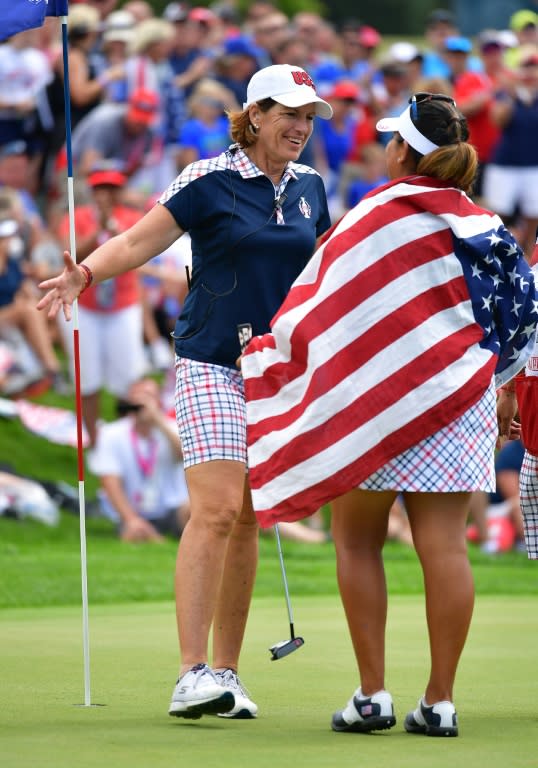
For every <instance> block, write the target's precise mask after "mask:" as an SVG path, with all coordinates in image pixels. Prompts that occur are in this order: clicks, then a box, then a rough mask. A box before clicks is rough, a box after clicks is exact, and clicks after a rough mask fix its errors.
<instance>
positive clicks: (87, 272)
mask: <svg viewBox="0 0 538 768" xmlns="http://www.w3.org/2000/svg"><path fill="white" fill-rule="evenodd" d="M77 266H78V268H79V269H81V270H82V275H83V277H84V286H83V287H82V290H81V292H80V293H84V291H85V290H86V288H88V287H89V286H90V285H91V284H92V282H93V272H92V271H91V269H90V268H89V267H88V266H87V265H86V264H77Z"/></svg>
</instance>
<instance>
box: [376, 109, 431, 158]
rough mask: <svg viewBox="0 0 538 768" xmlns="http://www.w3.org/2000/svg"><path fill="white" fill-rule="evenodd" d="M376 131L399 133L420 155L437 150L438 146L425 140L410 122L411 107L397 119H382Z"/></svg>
mask: <svg viewBox="0 0 538 768" xmlns="http://www.w3.org/2000/svg"><path fill="white" fill-rule="evenodd" d="M376 129H377V130H378V131H379V132H380V133H387V132H390V131H392V132H397V133H399V134H400V136H401V137H402V139H405V140H406V141H407V143H408V144H409V146H411V147H413V149H416V150H417V152H420V154H421V155H429V154H430V152H433V151H434V150H436V149H439V145H438V144H434V143H433V141H430V140H429V139H428V138H426V136H424V134H422V133H421V132H420V131H419V130H418V128H417V127H416V125H415V124H414V122H413V121H412V120H411V105H409V106H408V107H407V109H404V111H403V112H402V114H401V115H398V117H384V118H383V119H382V120H380V121H379V122H378V123H377V125H376Z"/></svg>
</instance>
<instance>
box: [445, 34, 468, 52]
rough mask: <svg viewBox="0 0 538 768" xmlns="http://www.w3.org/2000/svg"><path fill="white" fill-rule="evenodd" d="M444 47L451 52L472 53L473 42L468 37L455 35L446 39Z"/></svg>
mask: <svg viewBox="0 0 538 768" xmlns="http://www.w3.org/2000/svg"><path fill="white" fill-rule="evenodd" d="M444 48H445V51H450V52H451V53H471V51H472V50H473V44H472V43H471V41H470V40H469V38H468V37H459V36H456V35H454V36H451V37H447V38H446V39H445V42H444Z"/></svg>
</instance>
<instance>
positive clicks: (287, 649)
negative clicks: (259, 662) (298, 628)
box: [269, 637, 304, 661]
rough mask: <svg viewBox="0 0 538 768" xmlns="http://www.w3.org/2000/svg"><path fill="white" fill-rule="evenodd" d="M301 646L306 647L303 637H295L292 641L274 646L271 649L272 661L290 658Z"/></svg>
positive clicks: (284, 641) (283, 641)
mask: <svg viewBox="0 0 538 768" xmlns="http://www.w3.org/2000/svg"><path fill="white" fill-rule="evenodd" d="M301 645H304V640H303V638H302V637H293V638H292V639H291V640H282V642H281V643H277V644H276V645H272V646H271V647H270V648H269V652H270V654H271V661H277V660H278V659H283V658H284V656H288V655H289V654H290V653H293V651H296V650H297V648H300V647H301Z"/></svg>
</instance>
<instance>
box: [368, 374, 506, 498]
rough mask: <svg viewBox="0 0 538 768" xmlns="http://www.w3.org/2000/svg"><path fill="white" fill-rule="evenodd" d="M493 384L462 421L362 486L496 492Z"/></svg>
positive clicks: (458, 420) (390, 463)
mask: <svg viewBox="0 0 538 768" xmlns="http://www.w3.org/2000/svg"><path fill="white" fill-rule="evenodd" d="M497 434H498V429H497V397H496V390H495V382H494V381H492V383H491V384H490V387H489V389H488V390H487V391H486V392H485V394H484V395H483V396H482V398H481V399H480V400H479V401H478V402H477V403H476V404H475V405H473V406H472V407H471V408H469V409H468V410H467V411H465V413H464V414H462V415H461V416H460V417H459V418H458V419H456V420H455V421H453V422H451V423H450V424H449V425H448V426H446V427H443V429H440V430H439V431H438V432H435V434H433V435H430V436H429V437H426V438H425V439H424V440H421V441H420V443H417V444H416V445H414V446H412V447H411V448H408V450H406V451H404V452H403V453H400V454H399V455H398V456H396V457H395V458H394V459H392V460H391V461H389V462H388V463H387V464H385V466H383V467H381V468H380V469H378V470H377V471H376V472H374V473H373V474H371V475H370V477H368V478H367V479H366V480H365V481H364V482H363V483H361V484H360V485H359V488H363V489H365V490H371V491H387V490H393V491H422V492H436V493H450V492H456V491H494V490H495V464H494V453H495V443H496V441H497Z"/></svg>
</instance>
